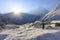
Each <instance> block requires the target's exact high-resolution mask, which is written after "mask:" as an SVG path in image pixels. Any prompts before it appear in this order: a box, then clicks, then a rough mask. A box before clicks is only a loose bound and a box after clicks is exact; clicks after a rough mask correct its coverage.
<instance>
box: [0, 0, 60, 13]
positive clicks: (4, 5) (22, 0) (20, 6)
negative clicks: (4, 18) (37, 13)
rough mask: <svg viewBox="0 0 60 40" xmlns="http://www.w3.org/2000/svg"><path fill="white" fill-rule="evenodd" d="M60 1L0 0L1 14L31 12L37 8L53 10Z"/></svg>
mask: <svg viewBox="0 0 60 40" xmlns="http://www.w3.org/2000/svg"><path fill="white" fill-rule="evenodd" d="M58 3H60V0H0V13H7V12H12V11H14V10H15V11H16V10H17V11H21V12H29V11H31V10H33V9H36V8H37V7H39V6H40V7H43V8H46V9H47V10H51V9H52V8H54V7H55V6H56V4H58Z"/></svg>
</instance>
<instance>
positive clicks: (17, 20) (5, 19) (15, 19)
mask: <svg viewBox="0 0 60 40" xmlns="http://www.w3.org/2000/svg"><path fill="white" fill-rule="evenodd" d="M39 18H40V17H38V16H35V15H32V14H26V13H21V16H20V15H19V16H13V13H9V14H0V23H5V24H24V23H30V22H34V21H36V20H38V19H39Z"/></svg>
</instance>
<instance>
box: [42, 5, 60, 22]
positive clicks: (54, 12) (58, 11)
mask: <svg viewBox="0 0 60 40" xmlns="http://www.w3.org/2000/svg"><path fill="white" fill-rule="evenodd" d="M56 15H60V4H57V5H56V7H55V8H53V9H52V10H51V11H50V12H49V13H47V14H46V15H45V16H44V17H43V18H42V21H47V20H48V19H49V18H52V17H55V16H56ZM56 17H57V16H56Z"/></svg>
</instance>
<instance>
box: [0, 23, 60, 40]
mask: <svg viewBox="0 0 60 40" xmlns="http://www.w3.org/2000/svg"><path fill="white" fill-rule="evenodd" d="M30 25H32V23H31V24H25V25H21V26H19V28H18V29H9V30H3V31H2V32H1V33H0V40H59V39H60V28H55V29H41V28H36V27H35V26H30Z"/></svg>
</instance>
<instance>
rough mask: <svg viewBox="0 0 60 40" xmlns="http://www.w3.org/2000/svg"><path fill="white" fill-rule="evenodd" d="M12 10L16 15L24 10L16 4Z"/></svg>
mask: <svg viewBox="0 0 60 40" xmlns="http://www.w3.org/2000/svg"><path fill="white" fill-rule="evenodd" d="M11 10H12V12H13V14H14V15H20V14H21V11H22V10H21V8H19V7H16V6H14V7H12V8H11Z"/></svg>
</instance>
